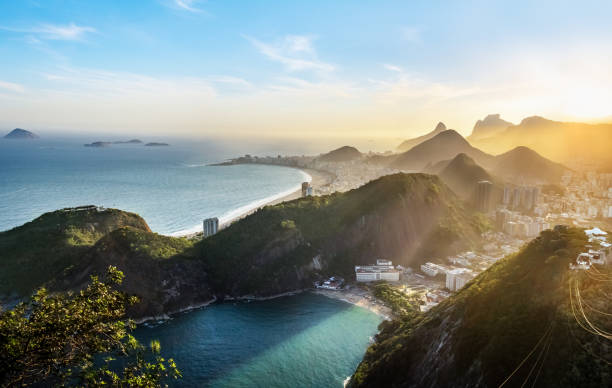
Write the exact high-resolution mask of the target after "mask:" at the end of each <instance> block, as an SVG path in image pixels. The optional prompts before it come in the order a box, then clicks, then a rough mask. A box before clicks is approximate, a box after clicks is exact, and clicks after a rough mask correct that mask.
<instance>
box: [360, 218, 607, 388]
mask: <svg viewBox="0 0 612 388" xmlns="http://www.w3.org/2000/svg"><path fill="white" fill-rule="evenodd" d="M586 245H587V238H586V236H585V234H584V232H583V231H582V230H579V229H575V228H567V227H562V226H559V227H556V228H555V229H554V230H547V231H544V232H542V234H541V235H540V236H539V237H538V238H536V239H535V240H533V241H532V242H530V243H529V244H528V245H526V246H525V247H524V248H523V249H522V250H521V251H520V252H519V253H517V254H514V255H511V256H509V257H506V258H504V259H502V260H500V261H499V262H497V263H496V264H495V265H493V266H492V267H491V268H489V269H488V270H487V271H485V272H483V273H482V274H480V275H479V276H478V277H476V278H475V279H474V280H472V281H471V282H470V283H468V285H467V286H466V287H465V288H463V289H462V290H461V291H460V292H459V293H457V294H456V295H454V296H452V297H450V298H448V299H447V300H445V301H444V302H442V303H440V304H439V305H438V306H436V307H434V308H433V309H431V310H430V311H429V312H427V313H425V314H419V315H417V316H415V317H412V318H408V319H405V320H402V321H400V320H396V321H393V322H390V323H385V324H384V325H383V329H382V332H381V333H380V334H379V335H378V336H377V338H376V342H375V343H374V344H373V345H372V346H371V347H370V348H369V349H368V351H367V353H366V355H365V357H364V359H363V361H362V362H361V364H360V365H359V367H358V368H357V371H356V372H355V374H354V376H353V377H352V379H351V382H350V386H352V387H391V386H398V387H399V386H402V387H451V386H452V387H499V386H501V385H502V384H505V385H504V386H507V387H518V386H523V384H524V386H537V387H609V386H610V385H611V384H612V369H611V368H610V363H611V362H612V352H611V351H610V345H611V344H610V337H609V336H608V337H607V338H606V336H605V335H601V334H598V333H596V332H595V330H594V329H592V328H591V327H590V326H589V324H587V322H586V320H585V319H587V318H588V319H589V321H590V322H591V323H592V324H593V325H594V327H597V328H599V329H600V330H601V331H602V332H603V333H605V332H607V333H610V331H611V329H612V319H610V316H609V314H608V315H606V314H607V313H606V311H608V312H609V303H610V302H609V299H607V297H608V296H609V295H610V294H611V292H612V284H611V282H610V279H612V274H611V273H610V271H609V267H608V270H606V267H594V268H592V269H591V270H589V271H570V270H569V269H568V267H569V263H570V262H571V261H573V260H575V258H576V256H577V254H578V253H579V252H582V251H584V250H585V249H586V247H585V246H586Z"/></svg>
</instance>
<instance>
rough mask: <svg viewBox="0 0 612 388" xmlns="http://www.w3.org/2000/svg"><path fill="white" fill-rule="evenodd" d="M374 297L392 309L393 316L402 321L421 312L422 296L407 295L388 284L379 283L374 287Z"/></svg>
mask: <svg viewBox="0 0 612 388" xmlns="http://www.w3.org/2000/svg"><path fill="white" fill-rule="evenodd" d="M373 291H374V296H375V297H376V298H378V299H380V300H382V301H384V302H385V304H387V305H389V306H390V307H391V310H392V311H393V314H394V315H395V316H396V317H398V318H400V319H408V318H412V317H414V315H415V314H418V313H419V312H420V308H419V305H420V295H418V294H411V295H407V294H406V293H405V292H403V291H402V290H401V289H399V288H397V287H393V286H391V285H389V284H388V283H385V282H383V283H377V284H374V285H373Z"/></svg>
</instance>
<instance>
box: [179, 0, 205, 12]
mask: <svg viewBox="0 0 612 388" xmlns="http://www.w3.org/2000/svg"><path fill="white" fill-rule="evenodd" d="M172 3H173V6H174V8H178V9H180V10H183V11H187V12H193V13H201V12H204V10H203V9H200V8H197V7H195V4H197V3H198V0H173V1H172Z"/></svg>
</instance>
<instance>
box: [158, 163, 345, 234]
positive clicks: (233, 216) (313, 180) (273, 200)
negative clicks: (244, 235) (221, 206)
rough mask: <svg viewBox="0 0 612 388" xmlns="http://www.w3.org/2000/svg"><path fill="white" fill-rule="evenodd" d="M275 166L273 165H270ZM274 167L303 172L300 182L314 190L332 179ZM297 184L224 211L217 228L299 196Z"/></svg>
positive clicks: (309, 171)
mask: <svg viewBox="0 0 612 388" xmlns="http://www.w3.org/2000/svg"><path fill="white" fill-rule="evenodd" d="M271 166H275V165H271ZM276 167H286V168H293V169H296V170H298V171H300V172H301V173H302V174H303V177H304V180H303V181H302V182H310V184H311V186H312V187H313V188H314V189H315V190H316V189H317V188H319V187H322V186H325V185H327V184H329V183H331V181H332V180H333V179H334V178H333V176H332V175H331V174H330V173H327V172H324V171H319V170H313V169H309V168H300V167H291V166H276ZM302 182H300V185H298V186H294V187H292V188H290V189H288V190H285V191H282V192H280V193H277V194H273V195H270V196H268V197H265V198H263V199H260V200H256V201H253V202H251V203H249V204H247V205H244V206H241V207H239V208H236V209H233V210H229V211H227V212H225V213H224V214H223V215H221V216H220V217H219V228H223V227H227V226H228V225H230V224H231V223H233V222H234V221H237V220H239V219H241V218H244V217H246V216H248V215H249V214H252V213H254V212H255V211H257V210H258V209H261V208H262V207H265V206H272V205H276V204H279V203H282V202H286V201H291V200H294V199H297V198H300V197H301V195H302V186H301V183H302ZM201 229H202V225H198V226H194V227H193V228H190V229H185V230H180V231H178V232H174V233H169V234H167V236H171V237H187V238H189V237H194V236H196V235H198V234H199V233H201Z"/></svg>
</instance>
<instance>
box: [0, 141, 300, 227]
mask: <svg viewBox="0 0 612 388" xmlns="http://www.w3.org/2000/svg"><path fill="white" fill-rule="evenodd" d="M230 156H235V154H234V153H233V152H231V151H229V150H224V149H222V148H220V147H216V146H213V145H210V144H198V145H192V144H172V145H171V146H170V147H145V146H143V145H130V144H122V145H113V146H111V147H108V148H86V147H83V142H80V141H75V140H46V141H43V140H35V141H18V140H17V141H15V140H12V141H11V140H1V139H0V231H2V230H7V229H10V228H12V227H15V226H19V225H22V224H23V223H25V222H28V221H30V220H32V219H34V218H36V217H38V216H39V215H41V214H42V213H45V212H48V211H53V210H56V209H60V208H63V207H71V206H78V205H87V204H95V205H100V206H105V207H114V208H119V209H122V210H127V211H132V212H136V213H138V214H140V215H141V216H142V217H144V218H145V220H146V221H147V223H148V224H149V226H150V227H151V229H152V230H153V231H154V232H158V233H162V234H184V233H188V232H195V231H201V230H202V220H203V219H204V218H207V217H220V219H221V221H222V222H223V221H225V220H228V219H230V218H231V217H232V216H235V215H236V214H238V213H240V212H244V211H245V210H248V209H249V208H252V207H257V205H259V204H261V203H264V202H266V200H269V199H271V198H274V197H275V196H279V195H282V194H283V193H285V194H286V193H288V192H291V191H294V190H296V189H297V188H298V187H299V185H300V183H301V182H302V181H304V180H305V179H308V178H309V177H308V176H307V175H306V174H305V173H303V172H301V171H299V170H295V169H291V168H284V167H274V166H255V165H244V166H230V167H213V166H207V164H209V163H213V162H218V161H222V160H224V159H226V158H228V157H230Z"/></svg>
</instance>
